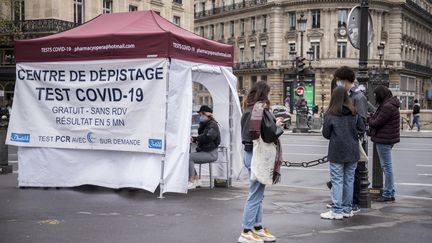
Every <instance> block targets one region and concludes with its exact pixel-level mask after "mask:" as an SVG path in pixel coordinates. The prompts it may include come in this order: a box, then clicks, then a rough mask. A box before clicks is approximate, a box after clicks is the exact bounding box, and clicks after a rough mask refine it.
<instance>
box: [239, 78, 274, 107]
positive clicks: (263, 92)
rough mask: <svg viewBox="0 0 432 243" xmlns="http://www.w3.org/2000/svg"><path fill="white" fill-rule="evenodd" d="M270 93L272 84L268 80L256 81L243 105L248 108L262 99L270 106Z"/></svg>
mask: <svg viewBox="0 0 432 243" xmlns="http://www.w3.org/2000/svg"><path fill="white" fill-rule="evenodd" d="M269 93H270V86H269V85H268V84H267V82H266V81H258V82H256V83H255V84H254V85H253V86H252V88H251V90H249V93H248V95H247V97H246V99H245V100H244V103H243V107H244V108H247V107H249V106H250V105H252V104H255V103H256V102H257V101H262V102H266V103H267V107H270V101H269V98H268V95H269Z"/></svg>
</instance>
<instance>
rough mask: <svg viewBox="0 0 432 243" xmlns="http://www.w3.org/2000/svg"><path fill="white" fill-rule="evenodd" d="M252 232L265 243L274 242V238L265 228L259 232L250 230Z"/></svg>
mask: <svg viewBox="0 0 432 243" xmlns="http://www.w3.org/2000/svg"><path fill="white" fill-rule="evenodd" d="M252 231H253V232H254V233H255V234H257V235H258V236H259V237H260V238H261V239H262V240H263V241H265V242H273V241H276V237H275V236H274V235H272V234H271V233H270V231H269V230H268V229H267V228H262V229H260V230H255V229H252Z"/></svg>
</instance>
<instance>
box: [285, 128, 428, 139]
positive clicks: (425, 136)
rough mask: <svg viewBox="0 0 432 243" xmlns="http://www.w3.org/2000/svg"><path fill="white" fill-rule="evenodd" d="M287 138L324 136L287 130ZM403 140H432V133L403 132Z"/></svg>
mask: <svg viewBox="0 0 432 243" xmlns="http://www.w3.org/2000/svg"><path fill="white" fill-rule="evenodd" d="M283 135H285V136H322V135H321V132H320V131H319V130H311V131H310V132H309V133H292V131H287V130H285V133H284V134H283ZM400 137H401V138H432V131H427V132H413V134H409V133H405V132H401V135H400Z"/></svg>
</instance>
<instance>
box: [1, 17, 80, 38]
mask: <svg viewBox="0 0 432 243" xmlns="http://www.w3.org/2000/svg"><path fill="white" fill-rule="evenodd" d="M76 25H77V24H75V23H73V22H69V21H64V20H59V19H34V20H23V21H10V22H7V23H6V24H5V25H4V28H2V29H0V34H4V35H10V34H13V33H16V32H17V31H18V32H21V34H24V35H27V34H47V33H57V32H61V31H65V30H68V29H71V28H73V27H75V26H76Z"/></svg>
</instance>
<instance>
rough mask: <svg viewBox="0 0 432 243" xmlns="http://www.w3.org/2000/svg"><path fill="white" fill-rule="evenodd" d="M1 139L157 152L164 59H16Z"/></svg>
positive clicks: (24, 143) (162, 125) (161, 137)
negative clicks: (9, 112) (9, 108)
mask: <svg viewBox="0 0 432 243" xmlns="http://www.w3.org/2000/svg"><path fill="white" fill-rule="evenodd" d="M16 70H17V71H16V74H17V81H16V87H15V97H14V104H13V109H12V116H11V122H10V124H9V130H8V137H7V143H8V144H10V145H17V146H29V147H55V148H76V149H103V150H122V151H136V152H149V153H163V151H164V149H163V148H164V146H165V143H164V135H165V120H166V117H165V116H166V113H165V110H166V80H167V77H166V74H167V60H166V59H156V58H155V59H130V60H99V61H84V62H56V63H20V64H17V66H16Z"/></svg>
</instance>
